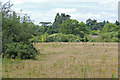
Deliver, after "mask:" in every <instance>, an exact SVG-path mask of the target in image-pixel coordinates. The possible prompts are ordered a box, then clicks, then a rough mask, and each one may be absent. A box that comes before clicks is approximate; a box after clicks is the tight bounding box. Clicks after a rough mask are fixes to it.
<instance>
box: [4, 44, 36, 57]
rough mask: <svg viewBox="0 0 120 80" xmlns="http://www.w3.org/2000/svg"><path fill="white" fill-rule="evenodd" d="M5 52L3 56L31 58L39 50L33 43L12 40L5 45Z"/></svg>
mask: <svg viewBox="0 0 120 80" xmlns="http://www.w3.org/2000/svg"><path fill="white" fill-rule="evenodd" d="M3 53H4V54H3V57H4V56H6V57H7V58H11V57H12V58H13V59H15V58H16V57H20V58H21V59H30V58H35V55H36V54H37V50H36V49H35V48H34V47H33V45H32V44H25V43H22V42H20V43H18V42H12V43H9V44H5V45H4V47H3Z"/></svg>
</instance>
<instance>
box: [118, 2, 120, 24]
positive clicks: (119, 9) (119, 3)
mask: <svg viewBox="0 0 120 80" xmlns="http://www.w3.org/2000/svg"><path fill="white" fill-rule="evenodd" d="M118 21H119V22H120V1H119V2H118Z"/></svg>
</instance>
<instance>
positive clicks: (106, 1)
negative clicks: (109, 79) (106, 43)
mask: <svg viewBox="0 0 120 80" xmlns="http://www.w3.org/2000/svg"><path fill="white" fill-rule="evenodd" d="M7 1H8V0H3V1H2V2H7ZM118 1H119V0H52V1H51V0H36V1H35V0H11V2H12V3H13V4H15V5H18V4H23V3H26V4H27V2H31V3H42V2H58V3H59V2H97V3H98V4H100V5H101V6H104V7H105V8H106V9H107V8H109V9H113V10H114V9H116V8H117V4H118ZM30 6H31V5H30ZM56 7H57V6H56ZM71 7H72V5H71ZM88 7H90V6H88ZM14 10H15V11H17V12H18V13H20V12H19V11H20V10H21V8H16V7H15V8H14ZM58 12H60V13H66V14H69V15H71V18H73V19H77V20H78V21H85V20H86V19H88V18H92V19H97V20H99V21H103V20H109V21H111V22H114V20H115V19H116V18H117V15H116V14H114V13H112V12H100V13H96V12H84V13H82V12H81V11H78V10H77V9H76V8H54V9H51V10H48V11H45V12H42V10H40V11H39V10H38V11H34V12H33V11H32V10H31V11H27V10H24V9H23V13H24V14H26V13H27V14H28V15H29V16H30V17H31V19H32V20H35V23H37V24H38V23H39V21H51V22H53V21H54V18H55V15H56V13H58Z"/></svg>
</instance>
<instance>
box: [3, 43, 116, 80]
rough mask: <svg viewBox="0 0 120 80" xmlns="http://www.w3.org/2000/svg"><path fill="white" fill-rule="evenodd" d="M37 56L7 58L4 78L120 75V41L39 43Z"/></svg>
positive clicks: (4, 61)
mask: <svg viewBox="0 0 120 80" xmlns="http://www.w3.org/2000/svg"><path fill="white" fill-rule="evenodd" d="M34 46H35V47H36V48H37V49H38V50H40V53H41V54H39V55H38V56H37V57H36V60H20V59H16V60H13V59H11V60H8V59H3V69H2V70H3V78H8V77H9V78H117V77H118V43H35V44H34Z"/></svg>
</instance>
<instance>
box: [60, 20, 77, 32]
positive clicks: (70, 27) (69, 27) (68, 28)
mask: <svg viewBox="0 0 120 80" xmlns="http://www.w3.org/2000/svg"><path fill="white" fill-rule="evenodd" d="M78 23H79V22H78V21H77V20H73V19H68V20H66V21H64V22H63V23H62V24H61V25H60V30H59V32H60V33H64V34H74V30H75V28H78Z"/></svg>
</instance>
